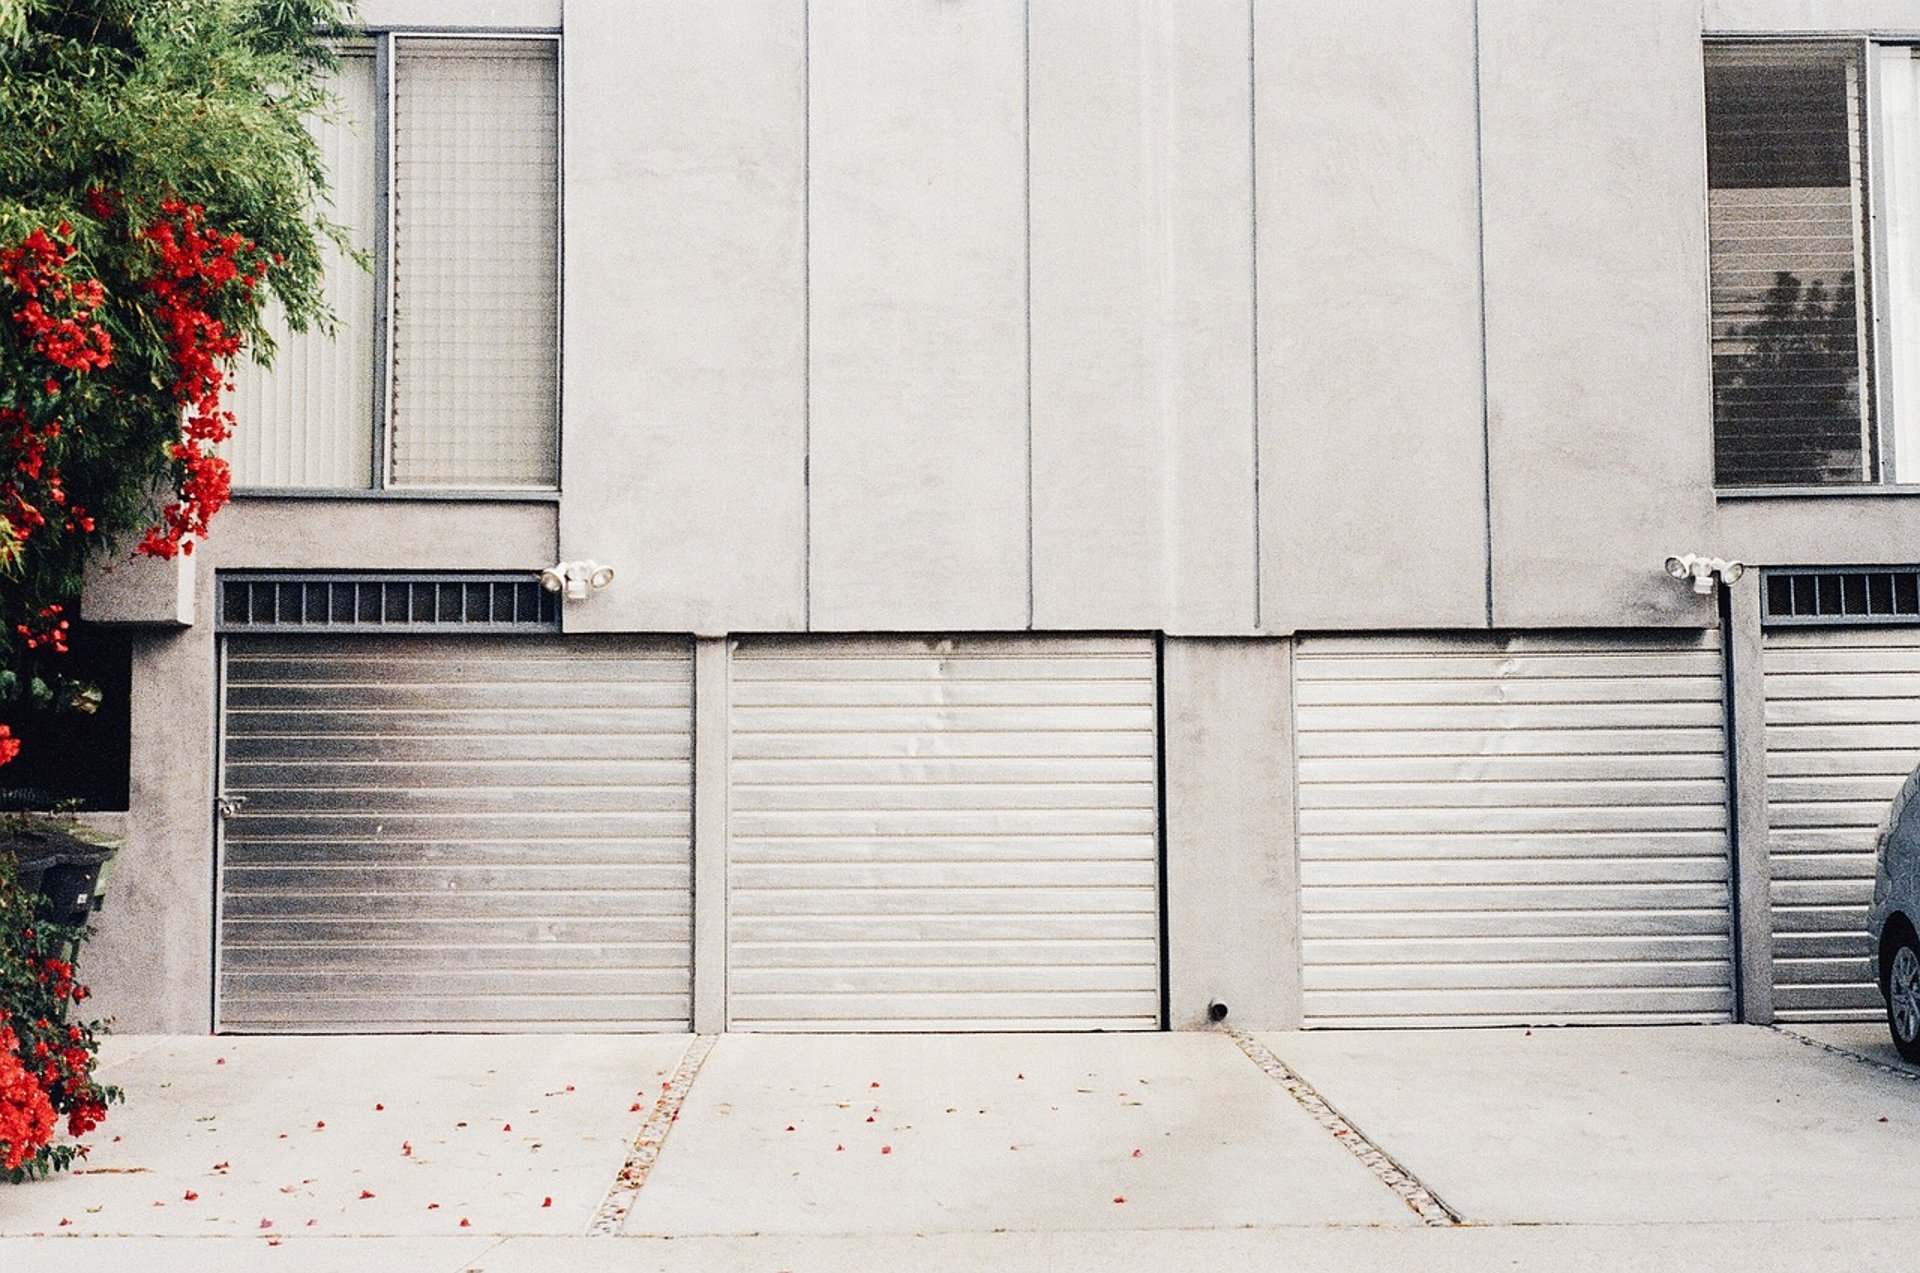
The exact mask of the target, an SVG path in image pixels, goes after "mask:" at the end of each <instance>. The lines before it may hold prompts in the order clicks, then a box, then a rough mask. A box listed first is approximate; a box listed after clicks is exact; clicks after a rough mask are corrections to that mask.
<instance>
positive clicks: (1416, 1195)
mask: <svg viewBox="0 0 1920 1273" xmlns="http://www.w3.org/2000/svg"><path fill="white" fill-rule="evenodd" d="M1227 1035H1228V1037H1229V1038H1231V1039H1232V1040H1233V1041H1234V1042H1235V1043H1237V1044H1239V1045H1240V1050H1241V1051H1242V1052H1245V1053H1246V1054H1247V1057H1248V1059H1249V1060H1251V1061H1252V1062H1253V1063H1254V1064H1255V1065H1257V1066H1259V1067H1260V1068H1261V1070H1262V1071H1264V1072H1265V1074H1266V1076H1267V1077H1268V1078H1270V1079H1273V1080H1274V1081H1275V1082H1277V1083H1278V1084H1280V1086H1281V1087H1284V1088H1286V1089H1287V1095H1289V1096H1291V1097H1293V1099H1294V1100H1295V1101H1296V1102H1297V1103H1298V1104H1299V1106H1300V1108H1301V1109H1304V1110H1306V1111H1307V1113H1308V1114H1309V1115H1311V1116H1312V1118H1313V1121H1314V1122H1316V1123H1318V1124H1320V1126H1322V1127H1324V1128H1326V1129H1327V1131H1329V1132H1331V1133H1332V1134H1333V1138H1334V1139H1335V1140H1337V1141H1339V1142H1340V1143H1341V1144H1343V1145H1345V1146H1346V1147H1347V1151H1348V1152H1349V1153H1351V1154H1352V1155H1353V1156H1354V1157H1355V1158H1358V1159H1359V1160H1360V1162H1361V1165H1362V1166H1364V1167H1366V1169H1367V1170H1368V1171H1370V1172H1372V1173H1373V1174H1374V1176H1375V1177H1376V1178H1377V1179H1378V1180H1379V1181H1380V1183H1381V1184H1383V1185H1385V1186H1386V1187H1387V1188H1389V1189H1391V1190H1393V1192H1394V1193H1395V1195H1397V1196H1398V1197H1399V1199H1400V1201H1402V1202H1404V1203H1406V1204H1407V1205H1408V1206H1409V1207H1411V1208H1413V1213H1414V1214H1415V1215H1417V1216H1419V1217H1420V1219H1421V1220H1422V1221H1424V1222H1425V1223H1426V1224H1429V1225H1431V1226H1433V1227H1434V1228H1437V1229H1445V1228H1451V1227H1452V1226H1454V1225H1456V1224H1459V1223H1460V1213H1459V1212H1458V1211H1455V1210H1454V1209H1453V1208H1452V1207H1450V1206H1448V1205H1447V1204H1446V1203H1444V1202H1442V1201H1440V1199H1439V1197H1438V1196H1437V1195H1436V1194H1435V1193H1434V1192H1433V1190H1431V1189H1429V1188H1427V1187H1426V1186H1425V1185H1423V1184H1421V1183H1420V1179H1419V1177H1417V1176H1415V1175H1414V1174H1413V1173H1412V1172H1410V1171H1408V1170H1407V1169H1406V1168H1405V1167H1402V1166H1401V1165H1400V1164H1399V1163H1397V1162H1395V1161H1394V1159H1393V1155H1391V1154H1389V1153H1388V1152H1387V1151H1386V1150H1384V1149H1382V1148H1380V1146H1378V1145H1376V1144H1374V1143H1373V1142H1372V1141H1370V1140H1368V1139H1367V1137H1366V1134H1365V1133H1363V1132H1362V1131H1361V1130H1360V1129H1359V1128H1357V1127H1355V1126H1354V1125H1353V1124H1352V1123H1350V1122H1348V1121H1347V1120H1346V1118H1345V1117H1343V1116H1342V1115H1341V1113H1340V1111H1339V1110H1337V1109H1335V1108H1334V1107H1333V1106H1332V1105H1329V1104H1328V1103H1327V1098H1326V1097H1324V1096H1322V1095H1320V1093H1319V1092H1317V1091H1315V1090H1314V1087H1313V1084H1311V1083H1309V1082H1307V1081H1306V1080H1305V1079H1303V1078H1301V1077H1300V1076H1299V1075H1298V1074H1295V1073H1294V1072H1293V1069H1292V1067H1291V1066H1289V1065H1288V1064H1287V1063H1286V1062H1285V1061H1282V1060H1281V1059H1280V1058H1279V1057H1277V1056H1275V1055H1274V1054H1273V1051H1272V1049H1270V1048H1268V1047H1267V1045H1266V1044H1264V1043H1262V1042H1260V1040H1258V1039H1256V1038H1254V1037H1253V1036H1252V1035H1251V1034H1248V1033H1247V1032H1246V1031H1245V1030H1229V1031H1227Z"/></svg>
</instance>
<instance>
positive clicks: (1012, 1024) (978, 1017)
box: [728, 987, 1149, 1033]
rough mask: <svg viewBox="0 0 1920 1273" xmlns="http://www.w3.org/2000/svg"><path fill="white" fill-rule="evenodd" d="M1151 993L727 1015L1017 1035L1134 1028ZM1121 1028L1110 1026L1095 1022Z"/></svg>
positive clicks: (747, 1004) (831, 998)
mask: <svg viewBox="0 0 1920 1273" xmlns="http://www.w3.org/2000/svg"><path fill="white" fill-rule="evenodd" d="M1147 993H1149V992H1148V991H1146V990H1120V991H1087V990H1074V991H1071V992H1062V991H1059V990H1035V991H1022V990H997V989H996V990H980V991H976V992H968V993H964V994H962V993H954V992H944V993H935V992H930V991H926V990H919V989H915V990H906V991H900V992H897V993H891V994H890V993H887V992H884V991H873V990H868V989H866V988H864V987H855V988H852V989H849V990H845V991H833V992H821V993H814V994H798V993H793V992H787V991H782V992H779V993H775V994H765V995H739V996H733V995H729V996H728V1010H729V1011H730V1012H734V1013H737V1014H742V1015H744V1016H745V1017H746V1018H748V1019H750V1020H752V1021H753V1022H754V1023H755V1024H754V1027H753V1028H754V1029H756V1030H766V1031H778V1030H805V1031H811V1030H820V1029H823V1028H825V1029H831V1030H835V1031H862V1032H866V1031H872V1032H879V1033H884V1032H886V1031H920V1030H928V1031H943V1030H952V1031H996V1032H998V1031H1009V1030H1011V1031H1019V1030H1088V1029H1100V1028H1112V1029H1129V1028H1144V1027H1133V1026H1129V1025H1127V1024H1125V1023H1127V1022H1129V1021H1131V1020H1133V1018H1134V1015H1135V1014H1136V1013H1137V1012H1138V1011H1139V1003H1140V999H1141V997H1142V995H1144V994H1147ZM1108 1021H1110V1022H1118V1023H1122V1024H1119V1025H1115V1026H1112V1027H1101V1026H1097V1025H1089V1024H1088V1023H1089V1022H1108Z"/></svg>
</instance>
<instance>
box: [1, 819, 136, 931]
mask: <svg viewBox="0 0 1920 1273" xmlns="http://www.w3.org/2000/svg"><path fill="white" fill-rule="evenodd" d="M0 856H5V857H8V858H11V859H12V860H13V863H14V866H15V868H16V869H17V870H18V872H19V877H20V887H21V888H23V889H25V890H26V891H27V892H29V893H34V894H37V895H38V896H39V899H40V904H39V907H38V913H39V915H40V918H42V919H45V920H50V921H51V922H53V923H56V924H68V925H72V926H74V927H79V926H80V925H82V924H85V923H86V922H87V917H88V916H89V915H91V914H92V913H93V898H94V894H95V893H96V892H97V891H98V889H99V885H100V871H101V868H102V867H104V866H105V865H106V864H107V859H108V858H110V857H112V856H113V849H112V848H111V847H109V846H107V845H103V844H95V843H93V842H92V841H90V840H83V839H81V838H80V837H79V836H77V835H74V834H73V833H72V832H70V831H65V830H62V829H60V828H59V827H52V826H29V827H24V828H18V829H12V830H5V831H0Z"/></svg>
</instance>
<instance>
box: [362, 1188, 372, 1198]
mask: <svg viewBox="0 0 1920 1273" xmlns="http://www.w3.org/2000/svg"><path fill="white" fill-rule="evenodd" d="M360 1196H361V1197H362V1198H371V1197H373V1190H371V1189H362V1190H361V1191H360Z"/></svg>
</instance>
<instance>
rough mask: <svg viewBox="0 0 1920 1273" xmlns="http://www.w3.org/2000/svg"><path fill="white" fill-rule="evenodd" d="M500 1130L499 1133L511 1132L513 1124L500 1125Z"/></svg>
mask: <svg viewBox="0 0 1920 1273" xmlns="http://www.w3.org/2000/svg"><path fill="white" fill-rule="evenodd" d="M500 1130H501V1131H503V1132H510V1131H512V1130H513V1124H512V1123H502V1124H501V1125H500Z"/></svg>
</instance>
